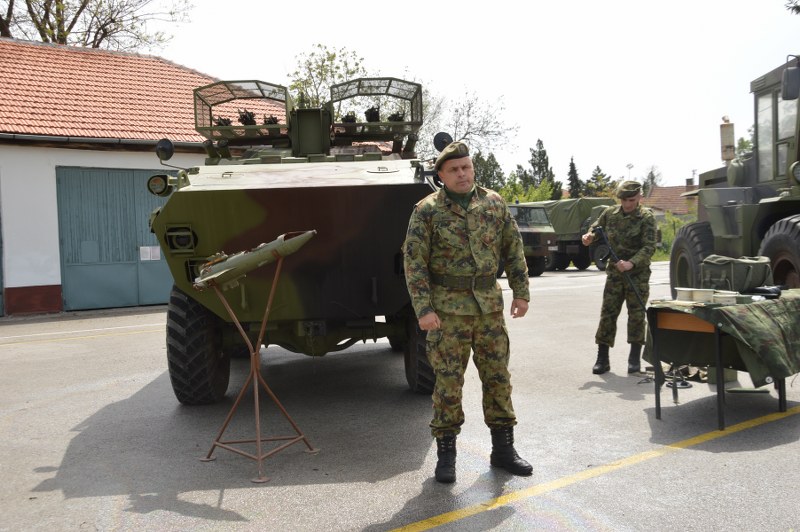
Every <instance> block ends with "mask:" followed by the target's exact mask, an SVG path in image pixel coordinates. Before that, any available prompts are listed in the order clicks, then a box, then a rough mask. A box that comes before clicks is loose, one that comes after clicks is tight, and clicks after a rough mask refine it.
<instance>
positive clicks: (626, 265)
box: [616, 260, 633, 273]
mask: <svg viewBox="0 0 800 532" xmlns="http://www.w3.org/2000/svg"><path fill="white" fill-rule="evenodd" d="M616 267H617V270H619V271H620V272H623V273H624V272H627V271H630V270H632V269H633V263H632V262H631V261H629V260H621V261H618V262H617V264H616Z"/></svg>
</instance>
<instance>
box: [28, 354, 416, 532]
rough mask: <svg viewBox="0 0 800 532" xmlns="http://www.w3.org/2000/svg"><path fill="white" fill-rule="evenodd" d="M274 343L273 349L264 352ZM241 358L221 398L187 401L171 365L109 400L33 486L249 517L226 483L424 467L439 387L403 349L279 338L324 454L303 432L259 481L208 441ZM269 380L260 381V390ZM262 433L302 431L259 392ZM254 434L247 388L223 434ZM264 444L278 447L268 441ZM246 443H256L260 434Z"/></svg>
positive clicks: (274, 380) (267, 361) (293, 397)
mask: <svg viewBox="0 0 800 532" xmlns="http://www.w3.org/2000/svg"><path fill="white" fill-rule="evenodd" d="M264 353H266V354H264ZM248 364H249V361H248V360H246V359H243V360H234V361H233V362H232V371H231V381H232V382H231V386H230V387H229V389H228V394H227V396H226V398H225V401H223V402H222V403H220V404H216V405H210V406H202V407H186V406H183V405H180V404H179V403H178V402H177V400H176V399H175V397H174V395H173V393H172V388H171V386H170V383H169V377H168V375H167V374H166V373H164V374H162V375H161V376H159V377H158V378H157V379H156V380H154V381H152V382H150V383H149V384H147V385H146V386H144V387H143V388H142V389H141V390H140V391H139V392H137V393H136V394H134V395H132V396H131V397H129V398H127V399H125V400H123V401H119V402H116V403H113V404H110V405H108V406H106V407H104V408H102V409H101V410H99V411H98V412H97V413H95V414H94V415H92V416H91V417H89V418H87V419H86V420H85V421H84V422H83V423H81V424H80V425H79V426H76V427H74V429H73V430H74V432H75V436H74V438H73V439H72V440H71V442H70V444H69V446H68V448H67V450H66V452H65V454H64V457H63V460H62V462H61V464H60V465H59V466H58V467H51V464H47V465H42V466H41V467H38V468H36V471H37V472H39V473H47V472H51V471H54V472H55V475H54V476H53V477H52V478H49V479H47V480H44V481H43V482H41V483H40V484H39V485H38V486H36V488H35V489H34V490H33V491H35V492H49V491H61V492H62V493H63V495H64V497H65V498H66V499H75V498H83V497H97V496H109V495H127V496H128V497H129V500H130V506H129V507H127V508H126V511H130V512H138V513H143V514H144V513H149V512H154V511H159V510H160V511H170V512H176V513H179V514H182V515H185V516H195V517H202V518H205V519H213V520H218V521H240V520H243V517H242V516H241V515H239V514H238V513H236V512H233V511H230V510H225V509H223V508H221V507H220V506H221V503H222V501H221V499H222V494H223V493H224V490H226V489H233V488H255V489H267V490H270V489H275V488H279V487H285V486H298V485H313V484H320V483H326V482H332V483H333V482H335V483H348V482H354V483H355V482H377V481H380V480H384V479H387V478H390V477H393V476H396V475H399V474H402V473H404V472H407V471H412V470H416V469H418V468H419V467H420V464H421V463H422V462H423V461H424V459H425V456H426V455H427V452H428V450H429V449H430V437H429V432H428V426H427V425H428V422H429V419H430V398H429V397H427V396H424V395H417V394H414V393H412V392H410V391H409V390H408V387H407V385H406V382H405V373H404V370H403V357H402V355H398V354H396V353H392V352H391V351H390V350H389V349H387V346H385V345H379V346H374V345H362V346H358V347H354V348H351V349H350V350H348V351H346V352H344V353H338V354H330V355H327V356H326V357H322V358H310V357H306V356H304V355H296V354H292V353H289V352H287V351H284V350H282V349H279V348H276V347H270V348H269V349H267V350H266V351H262V375H263V376H264V379H265V380H266V381H267V383H268V384H269V386H270V388H271V389H272V391H273V392H274V393H275V394H276V395H277V397H278V398H279V399H280V401H281V402H282V404H283V406H284V407H285V408H286V410H287V411H288V413H289V414H290V415H291V416H292V418H293V419H294V421H295V423H297V425H298V426H299V427H300V429H301V430H302V431H303V432H304V433H305V435H306V437H307V438H308V439H309V441H310V442H311V444H312V445H313V446H314V447H316V448H318V449H320V452H319V454H316V455H313V454H309V453H306V452H304V451H305V450H306V446H305V445H304V444H303V443H302V442H299V443H296V444H294V445H292V446H290V447H288V448H286V449H284V450H282V451H280V452H278V453H276V454H275V455H273V456H271V457H269V458H267V459H265V460H264V462H263V464H264V465H263V469H264V472H265V474H266V476H267V477H268V478H269V482H267V483H265V484H254V483H252V482H250V479H252V478H254V477H256V476H257V472H258V464H257V462H256V461H254V460H250V459H248V458H245V457H242V456H239V455H237V454H235V453H232V452H230V451H228V450H226V449H221V448H217V449H216V450H215V451H214V457H215V458H216V460H215V461H214V462H210V463H208V462H201V461H200V458H203V457H205V456H206V454H207V453H208V451H209V450H210V449H211V445H212V443H213V440H214V438H215V437H216V435H217V433H218V432H219V430H220V428H221V426H222V423H223V421H224V419H225V416H226V415H227V413H228V411H229V410H230V407H231V406H232V404H233V401H234V399H235V397H236V394H237V393H238V391H239V390H240V388H241V385H242V383H243V382H244V379H245V378H246V376H247V371H248V369H249V366H248ZM262 391H263V390H262ZM260 405H261V426H262V437H268V436H274V435H289V434H291V435H294V434H295V433H294V431H293V429H292V427H291V425H290V424H289V423H288V422H287V421H286V420H285V418H284V417H283V416H282V415H281V414H280V412H279V410H278V409H277V407H276V406H275V405H274V403H272V401H271V400H270V399H269V398H268V397H267V396H266V394H264V393H261V403H260ZM254 436H255V418H254V414H253V394H252V391H248V393H246V394H245V396H244V399H243V400H242V403H241V404H240V406H239V409H238V410H237V412H236V414H235V416H234V417H233V419H232V422H231V424H230V426H229V427H228V429H227V430H226V432H225V434H224V437H223V439H224V440H235V439H251V438H253V437H254ZM264 445H265V448H264V452H266V451H267V450H269V449H271V448H272V447H269V445H272V444H270V443H265V444H264ZM241 448H242V449H244V450H246V451H248V452H251V453H254V452H255V445H254V444H253V445H252V446H251V447H249V448H248V447H247V446H245V445H242V446H241ZM202 490H219V491H220V501H219V504H218V505H217V506H214V505H212V504H196V503H192V502H187V501H185V500H181V494H182V493H185V492H193V491H202Z"/></svg>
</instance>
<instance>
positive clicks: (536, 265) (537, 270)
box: [528, 257, 547, 277]
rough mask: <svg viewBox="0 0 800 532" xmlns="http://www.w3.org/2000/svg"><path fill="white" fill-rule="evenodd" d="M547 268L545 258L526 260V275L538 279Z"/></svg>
mask: <svg viewBox="0 0 800 532" xmlns="http://www.w3.org/2000/svg"><path fill="white" fill-rule="evenodd" d="M546 267H547V258H546V257H531V258H529V259H528V275H530V276H531V277H539V276H540V275H542V273H544V270H545V268H546Z"/></svg>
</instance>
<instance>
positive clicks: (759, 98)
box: [670, 56, 800, 296]
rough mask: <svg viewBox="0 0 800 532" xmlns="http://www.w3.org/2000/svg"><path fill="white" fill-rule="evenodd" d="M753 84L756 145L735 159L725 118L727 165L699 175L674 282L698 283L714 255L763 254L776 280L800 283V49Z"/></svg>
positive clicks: (675, 252) (677, 247)
mask: <svg viewBox="0 0 800 532" xmlns="http://www.w3.org/2000/svg"><path fill="white" fill-rule="evenodd" d="M789 57H790V60H789V61H788V62H787V63H786V64H784V65H781V66H779V67H778V68H776V69H774V70H772V71H771V72H768V73H767V74H765V75H763V76H759V77H758V78H757V79H755V80H754V81H753V82H752V83H751V84H750V91H751V92H752V93H753V97H754V98H755V106H754V108H755V135H754V137H753V142H754V145H753V151H752V152H751V153H748V154H746V155H744V156H741V157H739V158H734V146H735V141H734V138H735V137H734V133H733V124H729V123H727V122H725V123H723V124H722V127H721V133H722V155H723V156H722V158H723V160H725V161H729V162H728V164H727V165H726V166H723V167H722V168H718V169H716V170H711V171H708V172H705V173H702V174H700V182H699V188H698V190H697V191H696V192H695V193H696V194H697V196H698V198H699V201H698V212H697V218H698V221H697V222H695V223H691V224H688V225H685V226H683V227H682V228H681V229H679V231H678V233H677V234H676V235H675V241H674V242H673V245H672V251H671V255H670V286H671V288H672V292H673V296H674V295H675V288H676V287H679V286H680V287H689V288H696V287H700V286H701V278H700V265H701V263H702V261H703V259H704V258H706V257H707V256H708V255H711V254H717V255H724V256H727V257H734V258H738V257H743V256H745V257H753V256H766V257H769V258H770V261H771V264H772V274H773V279H774V282H775V283H776V284H778V285H783V286H786V287H790V288H798V287H800V162H798V151H799V150H800V133H799V132H798V117H800V113H798V100H799V99H798V93H799V92H800V68H798V63H799V62H800V60H799V59H798V56H789Z"/></svg>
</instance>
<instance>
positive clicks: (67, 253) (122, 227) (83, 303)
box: [56, 167, 172, 310]
mask: <svg viewBox="0 0 800 532" xmlns="http://www.w3.org/2000/svg"><path fill="white" fill-rule="evenodd" d="M157 173H163V171H159V170H126V169H111V168H76V167H57V168H56V190H57V197H58V232H59V245H60V248H61V250H60V251H61V290H62V294H63V298H64V310H86V309H98V308H113V307H131V306H138V305H155V304H162V303H166V302H167V300H168V299H169V291H170V288H171V287H172V277H171V275H170V273H169V269H168V268H167V263H166V261H164V258H163V257H162V256H161V253H160V251H159V248H158V241H157V240H156V238H155V236H154V235H153V234H152V233H150V229H149V226H148V223H147V221H148V218H149V216H150V213H151V212H152V211H153V209H155V208H156V207H158V206H160V205H162V204H163V203H164V201H165V200H166V199H165V198H159V197H157V196H153V195H151V194H150V193H149V192H147V179H148V178H149V177H150V176H151V175H153V174H157Z"/></svg>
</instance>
